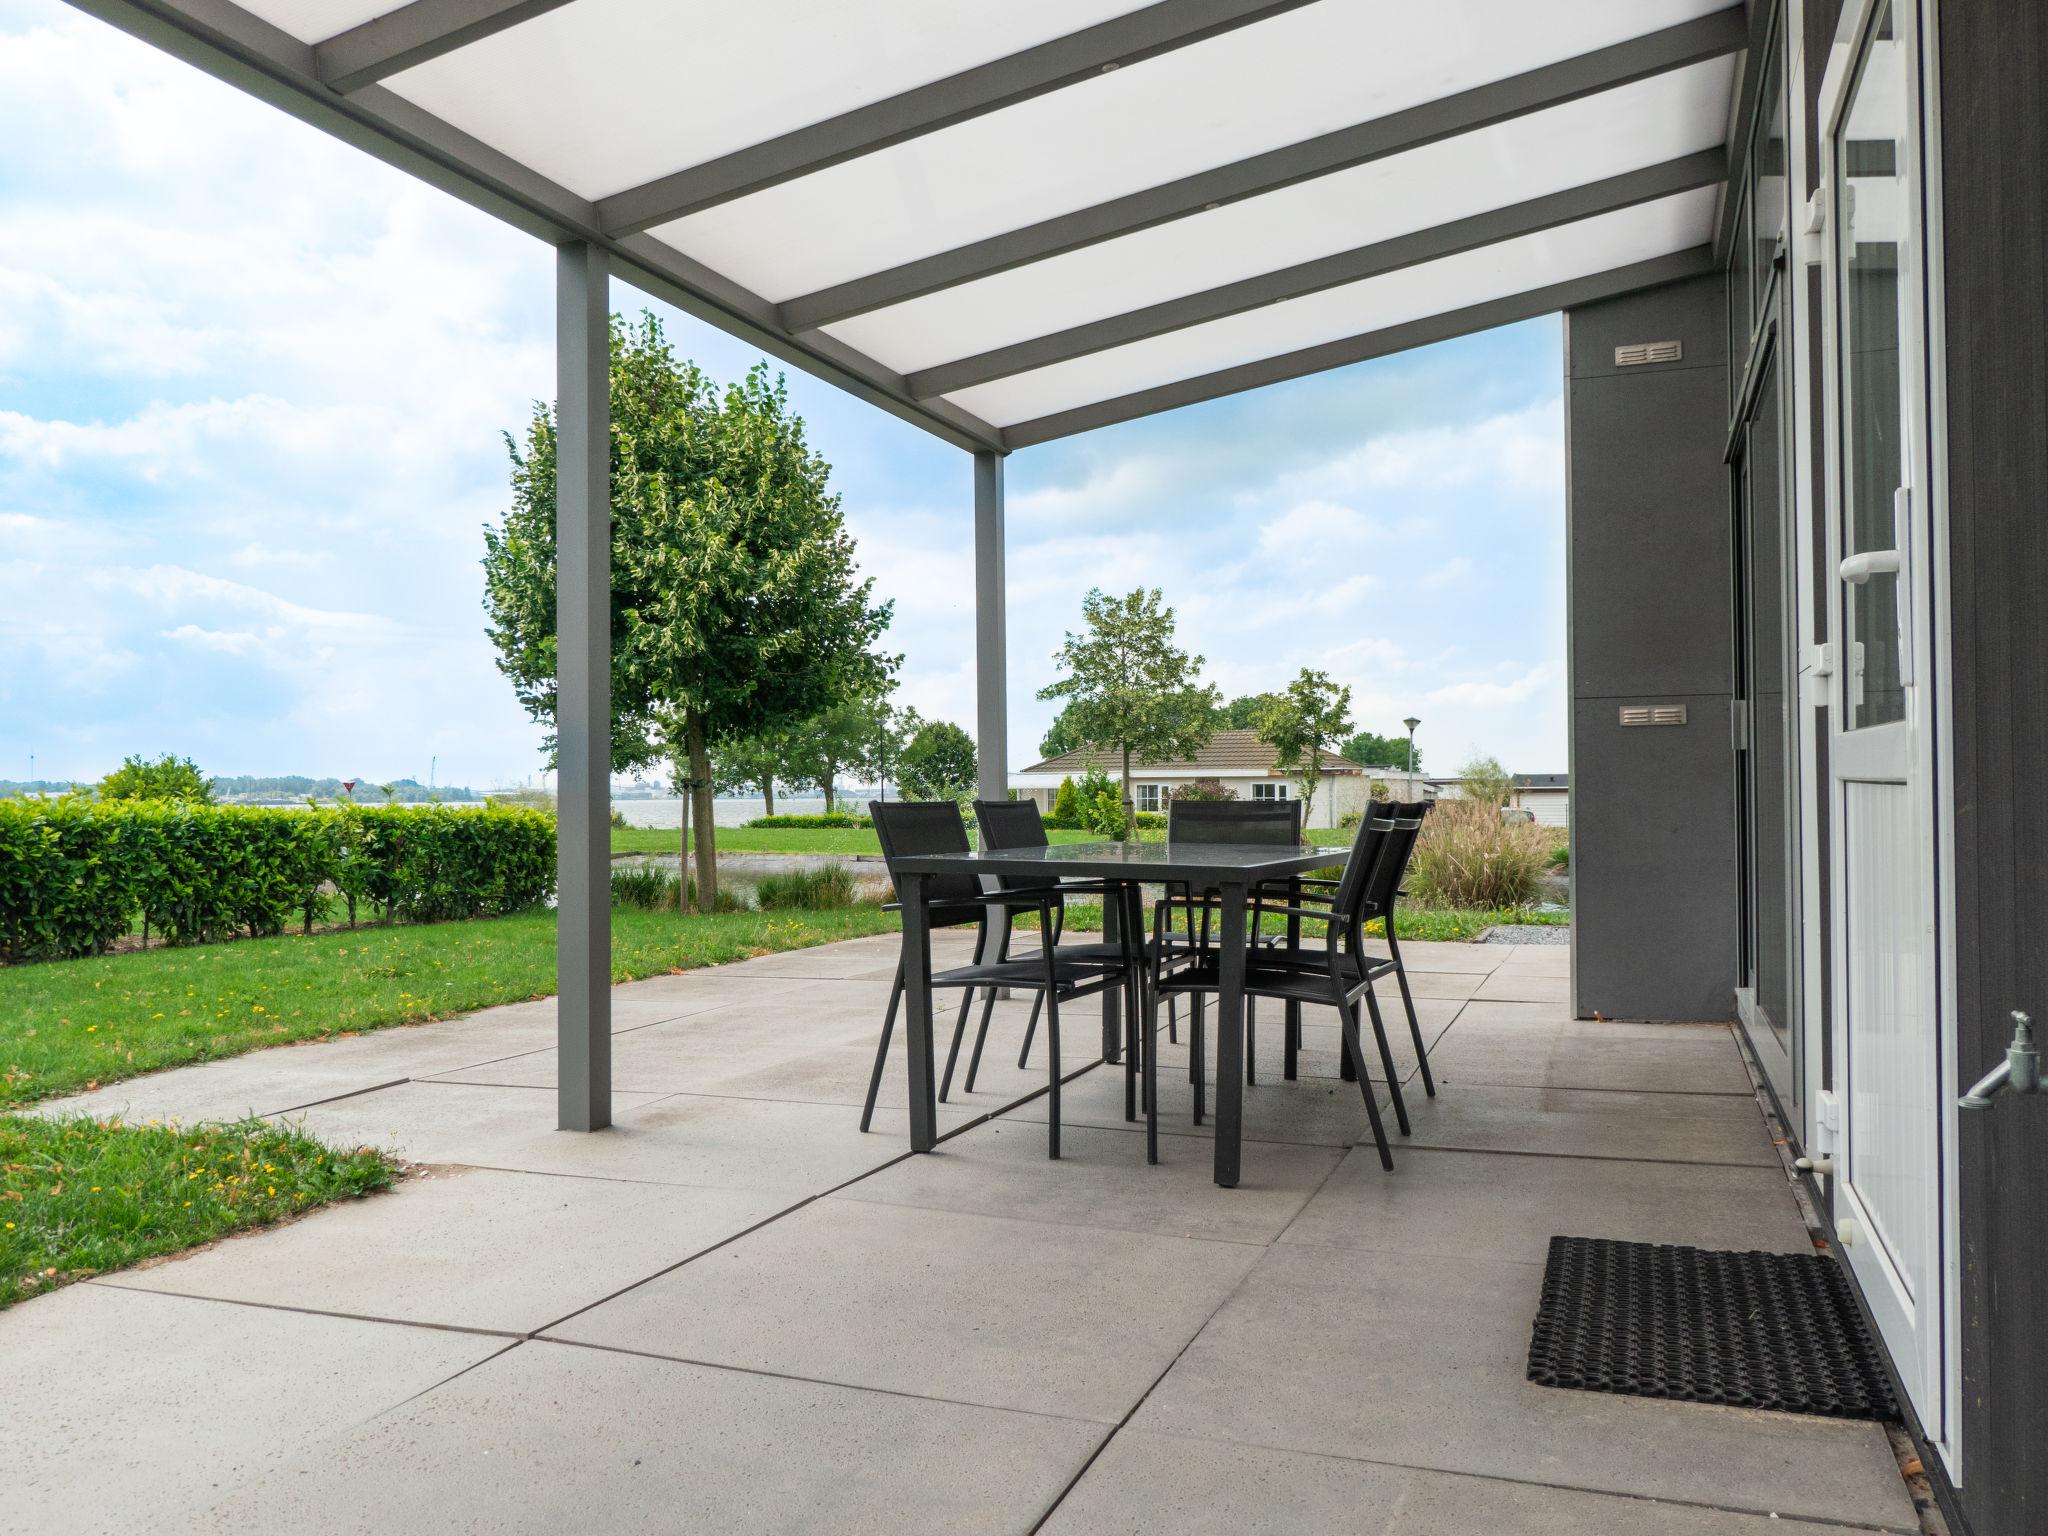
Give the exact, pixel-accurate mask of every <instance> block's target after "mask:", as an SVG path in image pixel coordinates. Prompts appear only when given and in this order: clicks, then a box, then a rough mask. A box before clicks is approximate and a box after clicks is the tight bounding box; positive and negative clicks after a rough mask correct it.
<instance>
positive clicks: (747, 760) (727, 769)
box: [711, 730, 790, 816]
mask: <svg viewBox="0 0 2048 1536" xmlns="http://www.w3.org/2000/svg"><path fill="white" fill-rule="evenodd" d="M789 750H790V740H789V737H788V736H787V735H786V734H785V733H783V732H781V731H772V730H771V731H757V732H756V733H755V734H753V735H751V736H727V737H725V738H723V739H722V740H720V741H719V742H718V743H717V744H716V745H714V746H713V747H712V749H711V764H712V771H711V782H712V788H713V789H714V790H716V791H717V792H718V793H719V794H721V795H729V794H735V793H737V792H739V791H742V790H749V789H751V790H753V791H755V792H756V793H758V794H759V795H760V797H761V808H762V813H763V814H764V815H768V816H773V815H774V814H775V779H776V776H777V775H778V774H780V775H782V776H784V777H788V776H789V772H788V769H787V767H786V766H785V765H786V764H787V762H788V760H789Z"/></svg>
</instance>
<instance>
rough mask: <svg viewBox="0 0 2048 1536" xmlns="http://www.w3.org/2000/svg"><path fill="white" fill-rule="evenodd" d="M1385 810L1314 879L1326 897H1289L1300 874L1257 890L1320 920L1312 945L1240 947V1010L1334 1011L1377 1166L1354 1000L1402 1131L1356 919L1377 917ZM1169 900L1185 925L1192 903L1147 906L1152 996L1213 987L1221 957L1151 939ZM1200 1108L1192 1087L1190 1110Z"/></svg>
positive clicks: (1388, 826)
mask: <svg viewBox="0 0 2048 1536" xmlns="http://www.w3.org/2000/svg"><path fill="white" fill-rule="evenodd" d="M1391 810H1392V808H1380V809H1375V810H1373V811H1369V812H1368V813H1367V815H1366V816H1365V819H1364V820H1363V822H1362V823H1361V824H1360V826H1359V829H1358V835H1357V838H1356V839H1355V840H1354V842H1353V844H1352V849H1351V858H1350V862H1349V863H1347V864H1346V865H1345V866H1344V873H1343V875H1342V876H1341V877H1340V878H1338V879H1337V880H1335V881H1317V882H1315V883H1316V884H1317V885H1319V886H1325V887H1327V888H1328V891H1329V894H1328V895H1309V894H1307V893H1306V891H1304V893H1303V894H1302V895H1301V896H1299V897H1294V896H1292V895H1291V892H1292V891H1293V890H1294V889H1296V888H1297V887H1306V886H1307V885H1308V884H1309V882H1308V881H1307V880H1306V879H1304V880H1301V881H1293V880H1290V881H1288V882H1287V883H1286V884H1285V886H1277V885H1276V886H1269V887H1268V888H1267V895H1266V897H1265V900H1264V903H1263V910H1264V911H1265V912H1267V913H1274V912H1278V913H1280V914H1281V915H1284V916H1287V917H1290V918H1296V919H1300V920H1301V921H1304V922H1319V923H1321V924H1322V925H1323V928H1324V933H1323V939H1322V942H1321V943H1320V944H1314V943H1311V942H1309V941H1307V940H1304V941H1303V942H1301V943H1299V944H1280V945H1269V944H1249V943H1248V944H1247V945H1246V948H1245V955H1244V994H1245V1003H1246V1010H1247V1012H1249V1010H1250V1005H1251V1000H1252V999H1253V998H1255V997H1265V998H1273V999H1275V1000H1278V1001H1281V1002H1292V1003H1321V1004H1326V1005H1328V1006H1330V1007H1333V1008H1335V1009H1336V1010H1337V1017H1338V1019H1339V1021H1340V1023H1341V1025H1342V1031H1341V1032H1342V1035H1343V1042H1344V1054H1345V1056H1346V1058H1347V1059H1348V1060H1349V1061H1350V1062H1351V1065H1352V1069H1353V1071H1354V1072H1355V1073H1356V1079H1357V1082H1358V1085H1359V1092H1360V1094H1361V1096H1362V1097H1363V1098H1364V1099H1365V1112H1366V1118H1367V1120H1368V1121H1369V1122H1370V1123H1371V1126H1372V1135H1373V1142H1374V1144H1375V1145H1376V1146H1377V1147H1378V1149H1379V1154H1380V1166H1381V1167H1382V1168H1385V1169H1387V1170H1388V1171H1389V1172H1391V1171H1392V1169H1393V1166H1394V1155H1393V1151H1392V1149H1391V1148H1390V1147H1389V1146H1388V1145H1387V1133H1386V1127H1385V1125H1384V1124H1383V1123H1382V1122H1381V1119H1380V1107H1379V1099H1378V1097H1377V1095H1375V1093H1374V1092H1373V1084H1372V1074H1371V1073H1370V1072H1369V1071H1368V1070H1367V1069H1366V1065H1365V1058H1364V1046H1363V1044H1362V1041H1361V1036H1360V1027H1359V1012H1360V1009H1359V1004H1360V1003H1361V1002H1363V1003H1364V1005H1365V1011H1366V1013H1367V1015H1368V1016H1369V1017H1370V1019H1371V1021H1372V1030H1373V1039H1374V1042H1375V1043H1376V1044H1377V1045H1378V1047H1379V1056H1380V1066H1381V1068H1382V1070H1383V1071H1384V1072H1385V1073H1386V1080H1387V1091H1388V1094H1389V1096H1390V1097H1391V1098H1392V1100H1393V1104H1394V1114H1395V1117H1396V1118H1397V1119H1398V1120H1399V1122H1400V1126H1401V1133H1402V1134H1403V1135H1404V1136H1405V1135H1407V1134H1408V1133H1409V1127H1408V1111H1407V1107H1406V1106H1405V1105H1404V1104H1403V1103H1402V1100H1401V1075H1400V1072H1399V1071H1398V1069H1397V1068H1396V1067H1395V1065H1394V1053H1393V1051H1392V1050H1391V1049H1390V1048H1389V1046H1388V1044H1387V1032H1386V1027H1385V1024H1384V1022H1383V1021H1382V1019H1381V1018H1380V1011H1379V1004H1378V1002H1377V1000H1376V999H1375V998H1374V996H1373V990H1372V978H1373V976H1374V975H1375V974H1378V972H1376V970H1375V966H1376V965H1377V964H1378V962H1377V961H1376V960H1375V957H1373V956H1372V955H1370V954H1368V953H1367V952H1366V948H1365V925H1366V923H1367V922H1368V921H1369V920H1371V919H1372V918H1374V917H1377V916H1379V913H1378V911H1377V910H1375V909H1374V907H1373V905H1372V901H1371V893H1372V892H1373V891H1374V890H1375V889H1376V882H1377V879H1378V877H1379V874H1380V869H1381V866H1382V864H1383V863H1384V862H1385V860H1386V857H1387V854H1388V852H1389V850H1390V848H1391V846H1392V843H1391V839H1392V836H1393V834H1394V833H1395V832H1396V831H1397V830H1398V827H1397V821H1398V819H1399V818H1397V817H1396V816H1395V815H1393V814H1391ZM1283 893H1286V894H1285V900H1286V904H1285V905H1284V906H1276V905H1274V904H1273V903H1274V902H1275V901H1278V900H1281V899H1282V898H1283ZM1177 904H1178V905H1182V906H1184V907H1186V909H1187V912H1188V921H1189V924H1190V926H1191V927H1192V926H1193V924H1194V922H1195V919H1196V912H1195V910H1194V909H1195V907H1196V906H1197V905H1198V904H1201V898H1200V897H1199V896H1197V897H1193V898H1185V897H1175V896H1168V897H1167V898H1165V899H1164V900H1162V901H1160V902H1158V903H1157V904H1156V905H1155V906H1154V908H1153V916H1152V925H1153V937H1154V940H1155V945H1154V954H1153V962H1152V991H1153V995H1155V996H1158V997H1171V996H1173V995H1175V994H1177V993H1187V994H1188V995H1189V996H1190V997H1200V996H1204V995H1206V994H1209V993H1213V992H1216V991H1217V990H1218V989H1219V988H1220V986H1221V980H1222V978H1221V964H1222V955H1221V953H1220V951H1219V948H1218V946H1216V945H1213V944H1212V945H1208V946H1203V947H1198V948H1182V949H1179V950H1177V951H1175V950H1169V948H1168V947H1167V946H1166V945H1165V944H1164V943H1162V942H1159V940H1160V939H1161V936H1162V935H1163V933H1164V931H1165V928H1166V925H1167V923H1168V922H1169V914H1170V912H1171V910H1172V909H1173V908H1174V907H1175V906H1176V905H1177ZM1200 1107H1201V1099H1200V1093H1199V1089H1198V1090H1197V1097H1196V1111H1197V1114H1199V1113H1200Z"/></svg>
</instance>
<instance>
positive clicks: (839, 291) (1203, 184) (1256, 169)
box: [781, 5, 1749, 332]
mask: <svg viewBox="0 0 2048 1536" xmlns="http://www.w3.org/2000/svg"><path fill="white" fill-rule="evenodd" d="M1748 36H1749V33H1748V26H1747V23H1746V22H1745V20H1744V13H1743V7H1742V6H1740V5H1733V6H1730V7H1728V8H1727V9H1726V10H1721V11H1715V12H1713V13H1712V14H1710V15H1707V16H1701V17H1697V18H1695V19H1694V20H1692V21H1687V22H1682V23H1680V24H1679V25H1677V26H1675V27H1667V28H1665V29H1664V30H1663V31H1661V32H1651V33H1647V34H1645V35H1644V36H1641V37H1635V38H1630V39H1629V40H1628V41H1626V42H1622V43H1616V44H1614V45H1613V46H1612V47H1608V48H1601V49H1597V50H1595V51H1594V52H1592V53H1586V54H1581V55H1579V56H1578V57H1577V58H1573V59H1565V60H1563V61H1561V62H1559V63H1556V64H1548V65H1545V66H1543V67H1542V68H1541V69H1533V70H1530V71H1528V72H1527V73H1525V74H1520V75H1514V76H1511V77H1510V78H1508V79H1506V80H1495V81H1493V82H1491V83H1489V84H1487V85H1482V86H1476V87H1474V88H1473V89H1471V90H1469V91H1460V92H1458V93H1457V94H1456V95H1453V96H1445V97H1440V98H1439V99H1437V100H1435V101H1428V102H1424V103H1422V104H1421V105H1419V106H1415V107H1410V108H1408V109H1407V110H1405V111H1401V112H1394V113H1390V114H1388V115H1387V116H1385V117H1380V118H1375V119H1373V120H1372V121H1371V122H1367V123H1360V124H1357V125H1355V126H1353V127H1350V128H1343V129H1339V130H1338V131H1337V132H1335V133H1328V134H1324V135H1322V136H1321V137H1319V138H1314V139H1307V140H1304V141H1303V142H1301V143H1299V144H1290V145H1286V146H1284V147H1283V148H1280V149H1276V150H1270V151H1268V152H1266V153H1264V154H1260V155H1253V156H1251V157H1250V158H1249V159H1245V160H1239V161H1235V162H1233V163H1232V164H1230V165H1224V166H1218V167H1217V168H1215V169H1214V170H1208V171H1201V172H1198V173H1197V174H1195V175H1193V176H1184V177H1182V178H1181V179H1180V180H1178V181H1173V182H1168V183H1167V184H1166V185H1164V186H1160V187H1151V188H1148V189H1146V190H1145V191H1142V192H1134V193H1131V194H1130V195H1128V196H1126V197H1119V198H1112V199H1111V200H1110V201H1108V202H1106V203H1097V204H1095V205H1094V206H1093V207H1090V208H1082V209H1078V210H1076V211H1074V212H1072V213H1066V214H1061V215H1060V216H1059V217H1057V218H1052V219H1046V220H1043V221H1041V222H1040V223H1037V224H1031V225H1027V226H1025V227H1024V228H1022V229H1014V230H1010V231H1007V232H1006V233H1004V234H1000V235H993V236H990V237H989V238H988V239H986V240H978V241H975V242H974V243H972V244H970V245H963V246H958V247H955V248H954V249H953V250H950V251H941V252H939V253H937V254H936V255H932V256H926V257H922V258H920V259H919V260H916V261H910V262H905V263H903V264H902V265H901V266H897V267H892V268H890V269H889V270H887V271H885V272H875V273H871V274H869V275H868V276H866V277H858V278H853V279H851V280H849V281H847V282H844V283H837V284H834V285H833V286H832V287H830V288H821V289H819V290H817V291H816V292H814V293H807V294H803V295H801V296H799V297H796V298H792V299H789V300H787V301H785V302H784V303H783V305H782V306H781V310H782V323H783V326H784V328H785V329H787V330H789V331H792V332H795V331H808V330H815V329H816V328H818V327H819V326H825V325H831V324H833V323H834V322H835V321H839V320H847V319H851V318H852V317H853V316H855V315H864V314H868V313H870V312H872V311H874V310H877V309H886V308H887V307H888V306H889V305H891V304H900V303H902V302H904V301H905V300H907V299H915V298H920V297H922V296H923V295H925V294H928V293H937V292H938V291H940V290H941V289H945V288H954V287H958V286H959V285H960V284H962V283H971V282H973V281H974V280H975V279H977V278H982V277H989V276H992V275H993V274H995V273H997V272H1007V271H1009V270H1010V269H1011V268H1013V267H1021V266H1026V265H1028V264H1030V263H1031V262H1034V261H1043V260H1044V259H1045V258H1046V257H1048V256H1057V255H1060V254H1062V253H1063V252H1066V251H1074V250H1080V249H1082V248H1083V247H1085V246H1090V245H1095V244H1097V243H1099V242H1101V241H1104V240H1114V239H1116V238H1117V237H1118V236H1119V235H1128V234H1131V233H1134V232H1135V231H1137V230H1141V229H1149V228H1151V227H1152V226H1154V225H1157V224H1165V223H1168V222H1170V221H1172V220H1174V219H1181V218H1186V217H1187V216H1188V215H1189V214H1193V213H1201V212H1203V211H1205V210H1207V209H1210V208H1215V207H1220V206H1221V205H1223V204H1224V203H1230V202H1236V201H1238V200H1239V199H1241V198H1247V197H1256V196H1258V195H1259V194H1260V193H1263V192H1271V191H1274V190H1276V189H1278V188H1280V187H1287V186H1293V185H1294V184H1296V183H1297V182H1303V181H1308V180H1311V179H1312V178H1314V177H1317V176H1327V175H1329V174H1331V173H1332V172H1334V171H1342V170H1348V169H1350V168H1351V167H1352V166H1355V165H1364V164H1366V163H1368V162H1370V161H1373V160H1379V159H1384V158H1385V157H1386V156H1389V155H1397V154H1400V153H1401V152H1402V151H1404V150H1410V149H1419V148H1421V147H1422V146H1423V145H1426V144H1434V143H1437V142H1438V141H1440V140H1443V139H1448V138H1453V137H1455V136H1456V135H1458V134H1461V133H1470V132H1473V131H1474V130H1475V129H1479V128H1485V127H1490V126H1491V125H1493V124H1495V123H1503V122H1508V121H1511V120H1512V119H1514V118H1518V117H1524V116H1526V115H1528V114H1529V113H1531V112H1540V111H1542V110H1543V109H1544V108H1546V107H1555V106H1561V105H1563V104H1564V103H1566V102H1570V101H1577V100H1579V99H1581V98H1582V97H1586V96H1592V95H1597V94H1598V93H1599V92H1601V91H1609V90H1613V89H1614V88H1615V87H1617V86H1622V85H1628V84H1630V83H1632V82H1634V81H1637V80H1643V79H1648V78H1650V77H1652V76H1655V75H1661V74H1667V73H1669V72H1670V71H1672V70H1676V69H1683V68H1685V67H1686V66H1687V65H1691V64H1698V63H1701V62H1702V61H1704V60H1707V59H1715V58H1721V57H1723V56H1725V55H1727V54H1731V53H1737V52H1739V51H1741V49H1742V48H1743V47H1744V45H1745V44H1746V43H1747V41H1748Z"/></svg>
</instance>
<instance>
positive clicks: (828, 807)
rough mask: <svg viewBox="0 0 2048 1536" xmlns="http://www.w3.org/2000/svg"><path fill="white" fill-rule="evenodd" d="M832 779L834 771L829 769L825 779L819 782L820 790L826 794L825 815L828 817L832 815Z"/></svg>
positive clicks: (826, 771)
mask: <svg viewBox="0 0 2048 1536" xmlns="http://www.w3.org/2000/svg"><path fill="white" fill-rule="evenodd" d="M832 778H833V770H832V769H831V768H830V767H827V768H826V770H825V777H824V778H822V779H820V780H819V781H818V788H820V789H821V790H823V791H824V792H825V814H826V815H827V816H830V815H831V814H832Z"/></svg>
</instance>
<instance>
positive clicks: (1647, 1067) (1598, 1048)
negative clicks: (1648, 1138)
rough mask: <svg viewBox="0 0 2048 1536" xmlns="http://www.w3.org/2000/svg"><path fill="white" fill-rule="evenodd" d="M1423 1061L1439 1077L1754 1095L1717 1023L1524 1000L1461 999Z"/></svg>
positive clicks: (1499, 1083) (1738, 1058)
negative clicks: (1619, 1019) (1637, 1020)
mask: <svg viewBox="0 0 2048 1536" xmlns="http://www.w3.org/2000/svg"><path fill="white" fill-rule="evenodd" d="M1505 1009H1515V1010H1517V1012H1516V1013H1515V1014H1514V1015H1512V1016H1504V1015H1503V1013H1502V1012H1501V1010H1505ZM1430 1065H1431V1067H1432V1069H1433V1070H1434V1071H1435V1072H1436V1075H1437V1079H1438V1081H1439V1082H1440V1083H1444V1084H1451V1083H1462V1084H1491V1085H1493V1086H1496V1087H1534V1088H1589V1089H1600V1088H1604V1089H1611V1090H1619V1091H1627V1092H1647V1093H1685V1094H1735V1095H1739V1096H1741V1097H1743V1098H1753V1097H1754V1096H1755V1090H1754V1088H1752V1087H1751V1085H1750V1081H1749V1074H1748V1072H1747V1071H1746V1070H1744V1068H1743V1065H1742V1057H1741V1054H1740V1053H1739V1052H1738V1051H1737V1049H1736V1046H1735V1039H1734V1036H1733V1035H1732V1034H1731V1033H1730V1032H1729V1030H1728V1027H1727V1026H1726V1025H1724V1024H1610V1023H1602V1022H1598V1021H1594V1020H1586V1019H1577V1020H1573V1019H1564V1018H1559V1017H1556V1016H1554V1015H1552V1016H1549V1017H1545V1016H1544V1015H1543V1014H1542V1013H1541V1012H1540V1011H1539V1009H1538V1007H1537V1005H1531V1004H1525V1003H1472V1004H1470V1005H1468V1006H1467V1008H1466V1009H1465V1011H1464V1012H1463V1013H1461V1014H1459V1015H1458V1021H1457V1023H1456V1024H1454V1025H1453V1026H1452V1027H1451V1029H1450V1031H1449V1033H1448V1034H1446V1035H1445V1036H1444V1038H1443V1039H1442V1040H1441V1041H1440V1042H1438V1043H1437V1045H1436V1046H1434V1047H1433V1048H1432V1049H1431V1051H1430Z"/></svg>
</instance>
